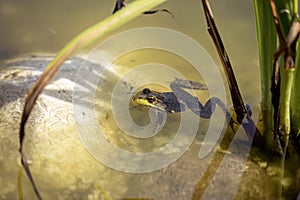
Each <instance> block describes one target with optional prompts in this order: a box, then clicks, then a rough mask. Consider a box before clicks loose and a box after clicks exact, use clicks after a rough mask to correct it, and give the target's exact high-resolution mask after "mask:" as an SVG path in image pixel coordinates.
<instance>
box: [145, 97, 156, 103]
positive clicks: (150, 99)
mask: <svg viewBox="0 0 300 200" xmlns="http://www.w3.org/2000/svg"><path fill="white" fill-rule="evenodd" d="M147 100H148V102H149V103H153V102H154V101H155V97H154V96H149V97H148V98H147Z"/></svg>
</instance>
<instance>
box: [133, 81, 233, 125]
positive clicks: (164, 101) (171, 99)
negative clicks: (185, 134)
mask: <svg viewBox="0 0 300 200" xmlns="http://www.w3.org/2000/svg"><path fill="white" fill-rule="evenodd" d="M170 89H171V90H172V91H171V92H159V91H155V90H151V89H150V88H143V89H142V90H141V91H138V92H136V93H135V94H133V96H132V97H131V99H132V101H133V102H136V103H137V104H138V105H141V106H145V107H152V108H155V109H158V110H162V111H166V112H167V113H179V112H183V111H185V110H188V109H189V110H191V111H192V112H193V113H195V114H196V115H197V116H199V117H201V118H205V119H209V118H211V116H212V114H213V113H214V111H215V108H216V106H217V105H218V106H219V107H220V108H221V109H222V111H223V112H224V114H225V117H226V120H227V121H228V122H231V118H232V117H231V114H230V113H229V112H228V110H227V107H226V105H225V104H224V103H223V101H222V100H221V99H220V98H218V97H211V98H210V99H208V101H207V102H206V103H205V104H204V105H203V104H202V103H201V102H200V101H199V99H198V97H196V96H193V95H192V94H190V93H188V92H187V91H185V89H189V90H208V87H207V86H206V85H205V84H202V83H200V82H197V81H193V80H186V79H179V78H176V79H175V80H174V81H172V82H171V83H170Z"/></svg>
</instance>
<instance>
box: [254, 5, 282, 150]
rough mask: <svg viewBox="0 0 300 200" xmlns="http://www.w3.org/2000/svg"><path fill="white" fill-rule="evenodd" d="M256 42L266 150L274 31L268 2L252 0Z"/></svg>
mask: <svg viewBox="0 0 300 200" xmlns="http://www.w3.org/2000/svg"><path fill="white" fill-rule="evenodd" d="M253 4H254V11H255V18H256V29H257V40H258V50H259V61H260V76H261V96H262V100H261V111H262V116H263V123H264V134H263V140H264V142H263V143H264V146H265V147H266V149H267V150H272V149H273V140H274V139H273V138H274V136H273V131H272V130H273V107H272V102H271V99H272V93H271V91H270V88H271V77H272V68H273V67H272V66H273V58H274V52H275V51H276V48H277V38H276V29H275V26H274V21H273V16H272V13H271V9H270V4H269V1H262V0H254V1H253Z"/></svg>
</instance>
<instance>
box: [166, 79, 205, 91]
mask: <svg viewBox="0 0 300 200" xmlns="http://www.w3.org/2000/svg"><path fill="white" fill-rule="evenodd" d="M170 87H171V88H172V87H173V88H186V89H191V90H207V89H208V88H207V86H206V85H205V84H202V83H200V82H197V81H190V80H185V79H179V78H176V79H175V81H173V82H172V83H171V85H170Z"/></svg>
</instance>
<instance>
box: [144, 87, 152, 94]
mask: <svg viewBox="0 0 300 200" xmlns="http://www.w3.org/2000/svg"><path fill="white" fill-rule="evenodd" d="M150 92H151V91H150V89H149V88H145V89H143V94H149V93H150Z"/></svg>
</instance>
